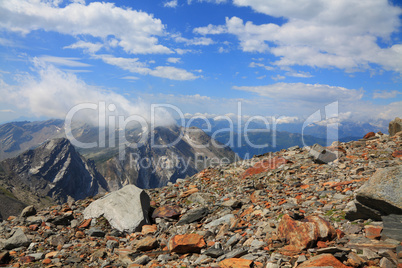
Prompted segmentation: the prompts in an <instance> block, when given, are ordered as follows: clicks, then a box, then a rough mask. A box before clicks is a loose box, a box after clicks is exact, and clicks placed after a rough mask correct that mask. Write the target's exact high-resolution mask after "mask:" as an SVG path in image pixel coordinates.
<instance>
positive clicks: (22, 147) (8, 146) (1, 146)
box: [0, 120, 235, 190]
mask: <svg viewBox="0 0 402 268" xmlns="http://www.w3.org/2000/svg"><path fill="white" fill-rule="evenodd" d="M99 131H102V130H100V129H98V128H96V127H93V126H90V125H88V124H84V123H74V124H73V126H72V133H73V136H74V137H75V138H76V139H77V140H78V141H79V142H81V143H92V142H97V143H99ZM106 132H108V131H106ZM184 133H186V134H185V135H183V134H184ZM108 134H109V133H104V136H105V139H106V146H104V147H98V146H96V147H95V148H76V151H78V152H79V153H80V154H81V155H82V156H84V157H85V158H86V159H93V160H94V161H95V165H96V167H97V169H98V170H99V171H100V173H101V174H102V175H103V176H104V177H105V178H106V179H107V181H108V184H109V188H110V189H111V190H117V189H120V188H121V187H122V186H124V185H127V184H135V185H137V186H139V187H141V188H152V187H161V186H164V185H166V183H167V182H169V181H171V182H174V181H175V180H176V179H177V178H185V177H186V176H191V175H194V174H195V173H196V172H198V171H200V170H202V169H204V168H205V167H206V166H208V165H209V164H211V160H212V161H215V162H216V161H217V160H220V159H227V160H228V161H227V162H228V163H231V162H233V161H234V160H235V154H234V153H233V152H232V151H231V150H230V149H229V148H226V147H223V148H217V147H215V146H212V140H211V138H210V137H209V136H208V135H206V134H205V133H204V132H203V131H201V130H199V129H197V128H189V129H186V128H180V127H178V126H171V127H156V128H155V130H154V133H153V134H152V135H153V136H152V137H151V133H148V136H147V138H146V139H145V142H144V143H143V144H142V146H141V147H139V148H131V147H130V146H127V144H119V140H118V139H119V137H120V134H121V133H120V132H119V130H116V132H115V133H114V134H115V137H116V141H115V143H116V145H115V146H109V136H108ZM124 134H125V135H124V136H125V138H126V139H127V141H128V143H134V144H135V143H136V142H138V139H139V137H141V135H142V130H141V129H137V128H129V129H127V130H126V131H125V133H124ZM60 137H65V131H64V121H62V120H48V121H43V122H32V123H31V122H14V123H7V124H4V125H1V126H0V160H2V159H5V158H8V157H14V156H17V155H18V154H20V153H22V152H24V151H26V150H28V149H34V148H36V147H37V146H39V145H41V144H43V143H45V142H48V141H49V140H51V139H54V138H60ZM153 140H154V141H153ZM175 141H176V142H175ZM172 142H173V143H174V144H172V146H169V147H168V148H154V146H152V144H153V143H155V144H156V145H166V144H170V143H172ZM204 145H205V146H204ZM201 146H202V147H206V148H199V147H201ZM121 148H123V149H122V150H123V151H124V152H123V157H122V158H121V157H120V155H119V152H120V149H121ZM218 162H219V161H218Z"/></svg>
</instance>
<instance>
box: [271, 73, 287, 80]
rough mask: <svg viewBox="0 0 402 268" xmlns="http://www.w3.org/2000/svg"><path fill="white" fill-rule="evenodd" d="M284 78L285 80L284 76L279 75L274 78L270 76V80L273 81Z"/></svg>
mask: <svg viewBox="0 0 402 268" xmlns="http://www.w3.org/2000/svg"><path fill="white" fill-rule="evenodd" d="M285 78H286V77H285V76H283V75H279V74H277V75H276V76H271V79H273V80H275V81H278V80H282V79H285Z"/></svg>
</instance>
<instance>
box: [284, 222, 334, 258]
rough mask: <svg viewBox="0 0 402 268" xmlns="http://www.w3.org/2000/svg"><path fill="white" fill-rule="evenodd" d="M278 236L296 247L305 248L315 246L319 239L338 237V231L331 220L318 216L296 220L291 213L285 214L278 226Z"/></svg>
mask: <svg viewBox="0 0 402 268" xmlns="http://www.w3.org/2000/svg"><path fill="white" fill-rule="evenodd" d="M278 237H279V239H281V240H286V241H287V242H289V244H290V245H291V246H294V247H295V248H296V249H298V250H303V249H306V248H309V247H313V246H315V245H316V243H317V241H319V240H321V241H328V240H332V239H333V238H335V237H336V231H335V229H334V227H332V226H331V224H330V223H329V222H327V221H326V220H324V219H322V218H320V217H318V216H309V217H307V218H305V219H304V220H303V221H296V220H294V219H292V218H291V217H290V216H289V215H284V216H283V217H282V220H281V222H280V223H279V226H278Z"/></svg>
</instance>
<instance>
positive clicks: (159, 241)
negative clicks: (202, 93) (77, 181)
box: [0, 132, 402, 268]
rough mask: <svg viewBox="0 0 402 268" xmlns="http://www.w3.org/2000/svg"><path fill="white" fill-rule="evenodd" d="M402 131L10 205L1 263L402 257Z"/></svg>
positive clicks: (347, 262)
mask: <svg viewBox="0 0 402 268" xmlns="http://www.w3.org/2000/svg"><path fill="white" fill-rule="evenodd" d="M401 141H402V132H398V133H396V134H395V135H393V136H389V135H386V134H382V133H374V135H372V134H370V135H367V136H366V137H365V138H364V139H361V140H359V141H353V142H347V143H341V142H335V143H333V144H332V145H331V146H328V147H321V146H312V147H311V148H310V147H304V148H300V147H298V146H295V147H291V148H288V149H286V150H281V151H279V152H275V153H270V154H265V155H259V156H255V157H254V158H252V159H250V160H244V161H240V162H236V163H231V164H227V165H220V166H215V167H210V168H207V169H205V170H203V171H201V172H200V173H197V174H195V175H194V176H192V177H188V178H186V179H178V180H177V181H176V182H175V183H168V185H167V186H165V187H162V188H155V189H147V190H141V189H138V188H136V187H135V186H126V187H124V188H122V189H121V190H119V191H117V192H114V193H111V194H108V195H106V196H104V197H95V198H87V199H84V200H77V201H71V202H69V203H65V204H63V205H58V206H52V207H48V208H47V209H41V210H34V209H32V208H27V209H26V210H24V211H23V213H21V214H19V215H15V216H10V217H8V218H5V217H4V216H3V222H2V223H0V265H2V266H6V267H261V268H279V267H288V268H292V267H356V268H359V267H381V268H388V267H389V268H391V267H402V243H401V241H402V237H401V234H402V213H401V208H402V202H401V196H400V195H401V193H402V184H401V181H402V172H401V164H402V159H401V157H402V153H401V150H402V147H401ZM135 215H137V216H135ZM132 217H133V218H135V220H131V218H132ZM134 221H136V222H137V224H136V225H135V226H134V225H130V226H129V227H127V225H123V224H128V223H133V222H134Z"/></svg>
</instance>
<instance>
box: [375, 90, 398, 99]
mask: <svg viewBox="0 0 402 268" xmlns="http://www.w3.org/2000/svg"><path fill="white" fill-rule="evenodd" d="M399 94H402V92H399V91H398V90H377V91H375V92H373V99H393V98H396V97H397V96H398V95H399Z"/></svg>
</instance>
